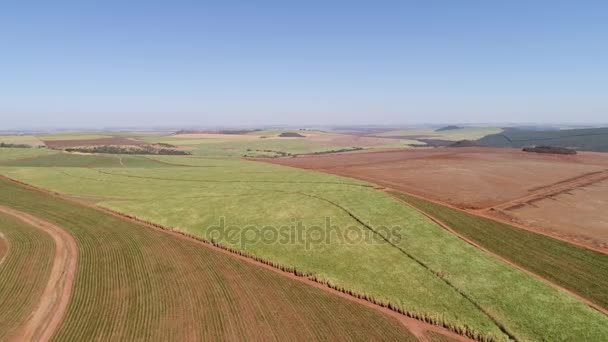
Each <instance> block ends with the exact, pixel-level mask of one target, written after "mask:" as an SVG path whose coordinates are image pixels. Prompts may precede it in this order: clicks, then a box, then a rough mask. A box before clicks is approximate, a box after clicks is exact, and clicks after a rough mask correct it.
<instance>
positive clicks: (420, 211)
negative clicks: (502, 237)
mask: <svg viewBox="0 0 608 342" xmlns="http://www.w3.org/2000/svg"><path fill="white" fill-rule="evenodd" d="M389 193H390V194H391V196H392V197H393V198H395V199H396V200H398V201H399V202H402V203H404V204H405V205H407V206H409V207H411V208H412V209H414V210H416V211H417V212H419V213H420V214H422V215H424V216H425V217H427V218H428V219H430V220H431V221H433V222H435V223H436V224H437V225H439V226H440V227H441V228H443V229H445V230H447V231H448V232H450V233H452V234H454V235H455V236H456V237H458V238H459V239H461V240H463V241H464V242H466V243H468V244H469V245H471V246H473V247H475V248H477V249H479V250H481V251H483V252H485V253H486V254H488V255H490V256H492V257H494V258H496V259H498V260H500V261H502V262H504V263H505V264H507V265H509V266H511V267H514V268H516V269H518V270H520V271H522V272H524V273H526V274H528V275H531V276H533V277H534V278H536V279H538V280H540V281H542V282H544V283H546V284H547V285H550V286H552V287H554V288H556V289H558V290H560V291H562V292H565V293H566V294H568V295H570V296H572V297H574V298H576V299H577V300H579V301H581V302H583V303H585V304H587V305H588V306H589V307H591V308H592V309H595V310H597V311H599V312H601V313H602V314H604V315H606V316H608V310H606V309H604V308H603V307H601V306H599V305H597V304H595V303H593V302H591V301H590V300H588V299H586V298H584V297H582V296H580V295H578V294H576V293H574V292H572V291H570V290H568V289H565V288H563V287H561V286H559V285H557V284H555V283H553V282H552V281H550V280H548V279H546V278H544V277H542V276H540V275H538V274H536V273H534V272H532V271H530V270H528V269H526V268H524V267H522V266H520V265H518V264H516V263H514V262H512V261H510V260H508V259H506V258H504V257H502V256H500V255H498V254H496V253H494V252H492V251H490V250H488V249H486V248H485V247H483V246H481V245H479V244H478V243H476V242H474V241H473V240H470V239H469V238H467V237H465V236H464V235H462V234H460V233H458V232H457V231H455V230H454V229H452V228H451V227H450V226H448V225H447V224H445V223H444V222H442V221H441V220H439V219H437V218H435V217H434V216H432V215H430V214H427V213H426V212H425V211H424V210H422V209H419V208H417V207H416V206H414V205H412V204H410V203H408V202H406V201H404V200H402V199H401V198H398V197H397V196H395V195H393V194H392V193H403V194H405V195H408V196H410V194H409V193H406V192H403V191H391V192H389ZM411 196H412V197H418V198H421V197H419V196H414V195H411ZM421 199H422V198H421Z"/></svg>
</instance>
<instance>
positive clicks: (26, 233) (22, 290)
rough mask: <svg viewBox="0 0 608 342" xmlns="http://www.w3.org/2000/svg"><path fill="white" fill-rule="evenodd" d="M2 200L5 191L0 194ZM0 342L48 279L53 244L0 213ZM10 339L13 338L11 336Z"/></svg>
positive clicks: (13, 329) (12, 330)
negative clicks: (3, 247) (1, 253)
mask: <svg viewBox="0 0 608 342" xmlns="http://www.w3.org/2000/svg"><path fill="white" fill-rule="evenodd" d="M0 193H1V194H2V198H5V197H6V196H10V192H9V191H5V189H2V191H0ZM0 234H1V235H2V236H1V238H2V240H3V241H2V242H1V243H2V245H4V246H6V245H8V250H6V249H5V252H6V254H3V255H0V308H2V309H1V310H0V341H9V340H11V338H12V336H13V335H14V334H15V333H16V330H17V329H18V328H19V326H20V325H19V324H20V323H21V322H22V321H23V320H24V319H25V318H26V317H27V315H28V314H29V313H30V312H31V310H33V308H34V306H35V305H36V304H37V303H38V300H39V299H40V295H41V294H42V291H43V290H44V288H45V286H46V281H47V279H48V277H49V274H50V271H51V266H52V262H53V256H54V254H55V243H54V242H53V239H52V238H51V237H50V236H49V235H47V234H46V233H44V232H42V231H41V230H39V229H38V228H35V227H32V226H30V225H28V224H25V223H22V222H21V221H18V220H16V219H14V218H13V217H11V216H8V215H6V214H4V213H0ZM0 250H2V248H0ZM13 337H14V336H13Z"/></svg>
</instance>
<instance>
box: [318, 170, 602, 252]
mask: <svg viewBox="0 0 608 342" xmlns="http://www.w3.org/2000/svg"><path fill="white" fill-rule="evenodd" d="M320 172H322V171H320ZM328 173H330V174H333V173H331V172H328ZM351 178H352V177H351ZM369 183H371V184H374V183H373V182H369ZM390 183H391V182H386V184H390ZM375 184H377V183H375ZM374 189H376V190H380V191H384V192H390V191H393V192H400V193H403V194H405V195H408V196H412V197H416V198H419V199H421V200H425V201H428V202H431V203H434V204H437V205H441V206H444V207H447V208H451V209H455V210H458V211H461V212H463V213H467V214H471V215H475V216H478V217H481V218H485V219H488V220H492V221H495V222H499V223H503V224H506V225H509V226H512V227H515V228H518V229H522V230H525V231H528V232H530V233H533V234H536V235H542V236H544V237H548V238H551V239H554V240H559V241H562V242H565V243H568V244H571V245H574V246H577V247H580V248H584V249H588V250H591V251H594V252H599V253H602V254H608V250H606V249H602V248H598V247H594V246H589V245H585V244H582V243H580V242H577V241H572V240H569V239H566V238H562V237H560V236H555V235H553V234H550V233H546V232H542V231H538V230H535V229H533V228H530V227H526V226H524V225H522V224H519V223H517V222H511V221H507V220H504V219H501V218H499V217H495V216H493V215H490V214H486V210H487V209H463V208H460V207H457V206H455V205H452V204H450V203H447V202H443V201H439V200H436V199H434V198H430V197H426V196H422V195H418V194H413V193H411V192H407V191H403V190H396V189H394V188H391V187H388V186H385V185H382V184H377V187H376V188H374Z"/></svg>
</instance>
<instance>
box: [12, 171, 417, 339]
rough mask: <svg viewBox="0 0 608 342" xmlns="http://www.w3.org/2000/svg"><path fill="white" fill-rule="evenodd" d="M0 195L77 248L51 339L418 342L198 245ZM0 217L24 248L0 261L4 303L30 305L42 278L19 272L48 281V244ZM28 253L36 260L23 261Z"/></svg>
mask: <svg viewBox="0 0 608 342" xmlns="http://www.w3.org/2000/svg"><path fill="white" fill-rule="evenodd" d="M0 191H1V192H2V194H3V195H6V196H2V198H1V199H0V202H1V203H0V205H2V206H6V207H10V208H12V210H16V211H19V212H23V213H27V214H30V215H34V216H36V217H38V218H40V219H42V220H45V221H48V222H50V223H52V224H54V225H57V226H61V227H63V228H65V229H66V231H68V232H69V233H70V234H71V235H72V236H73V237H74V239H75V240H76V243H77V245H78V252H79V256H78V257H79V260H80V262H79V263H78V271H77V273H76V279H75V282H74V288H73V290H72V294H71V299H70V302H69V306H68V307H67V313H66V316H65V318H64V320H63V321H62V324H61V325H60V326H59V329H58V330H57V332H56V334H55V336H54V339H55V340H58V341H63V340H108V339H111V340H137V339H147V340H150V339H153V340H175V341H183V340H200V339H203V340H206V339H209V338H221V339H225V340H236V339H243V338H247V339H253V340H269V339H273V340H284V339H294V338H295V339H298V340H318V339H336V338H337V339H355V340H358V339H362V340H368V339H371V340H412V341H414V340H415V338H414V337H413V335H412V334H411V333H409V332H408V331H407V330H406V329H405V328H404V326H403V325H401V324H400V323H398V321H397V320H395V319H393V318H388V317H385V316H383V315H381V314H380V313H378V312H376V311H374V310H370V309H368V308H366V307H365V306H363V305H360V304H357V303H353V302H352V301H346V300H343V299H342V298H339V297H338V296H334V295H330V294H328V293H326V292H324V291H321V290H319V289H317V288H314V287H312V286H309V285H306V284H302V283H301V282H299V281H296V280H292V279H289V278H287V277H285V276H283V275H279V274H277V273H276V272H274V271H271V270H268V269H265V268H263V267H260V266H256V265H253V264H251V263H247V262H243V261H242V260H239V259H238V258H235V257H233V256H229V255H227V254H225V253H222V252H218V251H215V250H213V249H211V248H210V247H203V246H201V245H200V244H199V243H197V242H195V241H192V240H188V239H184V238H182V237H179V236H176V235H170V234H167V233H165V232H161V231H158V230H154V229H151V228H148V227H144V226H142V225H139V224H136V223H133V222H131V221H127V220H124V219H121V218H118V217H115V216H113V215H109V214H106V213H102V212H100V211H98V210H95V209H92V208H88V207H83V206H81V205H78V204H75V203H71V202H68V201H66V200H63V199H59V198H56V197H51V196H49V195H47V194H43V193H40V192H37V191H34V190H30V189H27V188H24V187H22V186H18V185H15V184H12V183H10V182H7V181H5V180H2V181H0ZM0 219H2V221H1V223H2V225H1V226H0V228H1V229H2V231H3V233H4V234H5V235H6V236H7V237H8V240H9V241H10V243H11V246H13V244H14V246H23V247H24V248H20V249H18V250H17V251H16V252H15V254H13V252H12V251H10V252H9V254H8V256H7V260H6V262H5V263H3V264H2V265H1V266H0V273H1V274H3V277H2V278H0V279H2V282H0V286H4V287H5V288H7V289H9V290H8V291H1V292H0V293H2V294H13V296H11V297H8V296H7V297H6V298H4V299H3V300H5V301H6V300H11V301H15V300H17V301H18V300H20V299H21V301H24V300H25V302H26V303H27V302H34V301H35V298H36V297H35V296H32V293H36V291H39V289H38V290H37V289H36V287H40V286H43V285H44V282H38V281H36V282H28V281H20V280H19V278H18V277H20V276H21V277H29V278H25V279H32V277H34V275H33V273H29V272H23V270H21V272H16V269H17V268H19V267H23V265H29V268H30V269H31V270H30V271H31V272H42V273H41V275H40V276H39V277H40V279H44V274H45V270H46V273H48V268H49V264H50V260H51V259H52V258H51V257H50V255H49V254H47V253H51V254H52V252H53V244H52V240H50V239H48V238H46V239H45V238H44V234H41V233H40V232H37V231H36V229H35V228H31V227H27V226H25V225H23V224H21V223H19V222H16V221H15V220H14V219H12V218H7V217H4V216H0ZM29 233H34V234H35V233H37V234H41V236H38V237H36V238H35V239H34V238H31V237H29V238H28V237H27V234H29ZM34 252H36V253H34ZM27 254H29V255H27ZM32 255H33V256H34V257H36V258H39V259H37V260H38V261H36V262H32V260H31V259H27V260H28V261H27V263H26V262H25V259H24V258H26V257H28V258H31V257H32ZM28 270H29V269H28ZM4 275H7V276H4ZM16 277H17V278H16ZM23 284H31V285H32V286H34V288H33V289H30V288H29V287H28V286H23ZM21 293H23V294H22V297H19V296H18V295H19V294H21ZM3 307H5V306H4V305H3ZM8 308H12V309H20V310H24V309H27V308H28V306H24V305H14V306H8ZM22 316H23V313H21V316H20V315H17V314H16V313H15V312H11V311H8V312H7V311H5V310H3V312H2V314H1V315H0V318H1V319H2V321H0V322H2V324H14V321H8V322H7V321H6V318H7V317H8V318H11V319H13V320H17V321H18V320H19V318H20V317H21V319H22ZM338 316H339V317H340V320H334V319H331V317H338ZM177 322H179V324H176V323H177ZM92 323H93V324H92ZM184 327H188V328H187V329H184ZM0 331H2V332H8V331H10V330H9V329H0Z"/></svg>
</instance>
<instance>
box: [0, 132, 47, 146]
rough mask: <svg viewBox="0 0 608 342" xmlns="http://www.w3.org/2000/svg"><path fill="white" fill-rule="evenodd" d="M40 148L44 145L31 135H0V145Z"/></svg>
mask: <svg viewBox="0 0 608 342" xmlns="http://www.w3.org/2000/svg"><path fill="white" fill-rule="evenodd" d="M2 142H3V143H7V144H25V145H31V146H40V145H44V143H43V142H42V141H41V140H40V139H38V138H37V137H35V136H33V135H0V143H2Z"/></svg>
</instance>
